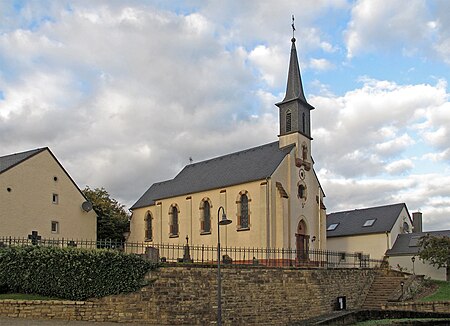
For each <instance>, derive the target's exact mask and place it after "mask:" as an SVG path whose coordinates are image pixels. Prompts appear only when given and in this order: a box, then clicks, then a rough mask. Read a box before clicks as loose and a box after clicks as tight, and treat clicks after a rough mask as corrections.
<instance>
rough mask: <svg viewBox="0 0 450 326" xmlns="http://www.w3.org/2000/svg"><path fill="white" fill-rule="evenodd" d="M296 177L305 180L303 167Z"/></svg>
mask: <svg viewBox="0 0 450 326" xmlns="http://www.w3.org/2000/svg"><path fill="white" fill-rule="evenodd" d="M298 176H299V177H300V179H301V180H305V176H306V172H305V169H304V168H303V167H301V168H300V170H299V171H298Z"/></svg>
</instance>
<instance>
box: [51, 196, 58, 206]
mask: <svg viewBox="0 0 450 326" xmlns="http://www.w3.org/2000/svg"><path fill="white" fill-rule="evenodd" d="M52 202H53V204H58V202H59V196H58V194H53V196H52Z"/></svg>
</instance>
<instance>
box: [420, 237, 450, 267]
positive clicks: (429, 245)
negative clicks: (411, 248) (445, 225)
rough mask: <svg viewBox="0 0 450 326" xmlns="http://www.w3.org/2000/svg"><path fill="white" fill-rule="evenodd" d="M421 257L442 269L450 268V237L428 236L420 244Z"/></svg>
mask: <svg viewBox="0 0 450 326" xmlns="http://www.w3.org/2000/svg"><path fill="white" fill-rule="evenodd" d="M419 247H420V251H419V257H420V259H422V260H427V261H429V262H430V263H431V265H433V266H435V267H437V268H441V267H446V266H447V267H448V266H450V237H446V236H432V235H429V234H427V235H426V236H424V237H422V238H421V239H420V242H419Z"/></svg>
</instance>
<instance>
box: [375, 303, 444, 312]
mask: <svg viewBox="0 0 450 326" xmlns="http://www.w3.org/2000/svg"><path fill="white" fill-rule="evenodd" d="M382 308H383V310H400V311H418V312H439V313H448V314H450V301H433V302H389V303H388V304H386V305H384V306H383V307H382Z"/></svg>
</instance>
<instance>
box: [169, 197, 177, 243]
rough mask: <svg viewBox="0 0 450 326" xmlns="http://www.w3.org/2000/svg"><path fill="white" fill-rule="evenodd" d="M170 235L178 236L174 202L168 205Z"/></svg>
mask: <svg viewBox="0 0 450 326" xmlns="http://www.w3.org/2000/svg"><path fill="white" fill-rule="evenodd" d="M169 215H170V216H169V220H170V235H169V236H170V237H178V207H177V205H176V204H174V205H172V206H171V207H170V212H169Z"/></svg>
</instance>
